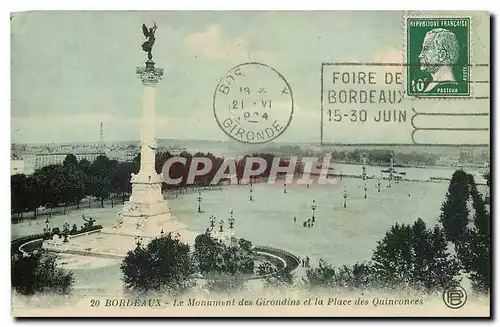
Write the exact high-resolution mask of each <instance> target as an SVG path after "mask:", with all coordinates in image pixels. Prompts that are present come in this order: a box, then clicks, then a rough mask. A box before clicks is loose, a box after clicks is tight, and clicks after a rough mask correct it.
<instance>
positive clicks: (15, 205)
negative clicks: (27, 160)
mask: <svg viewBox="0 0 500 327" xmlns="http://www.w3.org/2000/svg"><path fill="white" fill-rule="evenodd" d="M10 190H11V191H10V196H11V198H10V201H11V202H10V204H11V210H12V213H14V214H18V215H19V216H20V218H21V219H22V218H23V212H24V211H25V210H26V209H27V207H28V182H27V179H26V175H24V174H16V175H12V176H11V177H10Z"/></svg>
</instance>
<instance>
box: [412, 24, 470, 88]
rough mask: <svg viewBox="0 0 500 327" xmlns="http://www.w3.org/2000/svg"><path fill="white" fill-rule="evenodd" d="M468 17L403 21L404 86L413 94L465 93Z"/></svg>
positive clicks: (467, 77) (467, 68)
mask: <svg viewBox="0 0 500 327" xmlns="http://www.w3.org/2000/svg"><path fill="white" fill-rule="evenodd" d="M469 26H470V22H469V19H468V18H449V19H447V18H439V19H437V18H410V19H408V20H407V35H406V36H407V39H406V42H407V63H406V64H407V89H408V94H409V95H414V96H441V97H442V96H445V97H447V96H450V97H453V96H468V95H469V94H470V88H469V84H470V79H469V77H470V69H469V63H470V58H469V57H470V56H469V52H470V45H469Z"/></svg>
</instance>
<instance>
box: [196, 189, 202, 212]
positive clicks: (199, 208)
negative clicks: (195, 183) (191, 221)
mask: <svg viewBox="0 0 500 327" xmlns="http://www.w3.org/2000/svg"><path fill="white" fill-rule="evenodd" d="M197 199H198V213H201V199H202V197H201V191H198V197H197Z"/></svg>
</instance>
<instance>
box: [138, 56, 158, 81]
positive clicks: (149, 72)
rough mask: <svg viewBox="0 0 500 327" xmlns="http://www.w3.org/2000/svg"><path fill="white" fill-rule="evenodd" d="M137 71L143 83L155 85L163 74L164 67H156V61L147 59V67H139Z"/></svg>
mask: <svg viewBox="0 0 500 327" xmlns="http://www.w3.org/2000/svg"><path fill="white" fill-rule="evenodd" d="M135 72H136V74H137V75H138V76H139V77H140V79H141V80H142V84H143V85H151V86H155V85H156V83H158V81H160V80H161V79H162V76H163V69H162V68H155V63H154V61H152V60H148V61H146V67H137V68H136V70H135Z"/></svg>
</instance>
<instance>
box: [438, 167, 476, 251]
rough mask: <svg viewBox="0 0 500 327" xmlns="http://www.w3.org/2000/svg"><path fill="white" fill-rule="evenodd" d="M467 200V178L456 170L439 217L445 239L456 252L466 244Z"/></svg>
mask: <svg viewBox="0 0 500 327" xmlns="http://www.w3.org/2000/svg"><path fill="white" fill-rule="evenodd" d="M468 199H469V177H468V176H467V174H466V173H465V172H464V171H463V170H457V171H455V173H453V176H452V178H451V181H450V185H449V187H448V192H447V193H446V195H445V201H444V202H443V205H442V207H441V214H440V216H439V222H440V223H441V224H442V225H443V228H444V232H445V234H446V239H447V240H448V241H451V242H453V243H454V244H455V249H456V251H457V252H460V249H459V247H460V245H461V244H463V243H464V242H466V229H467V225H468V223H469V208H468V206H467V201H468Z"/></svg>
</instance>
